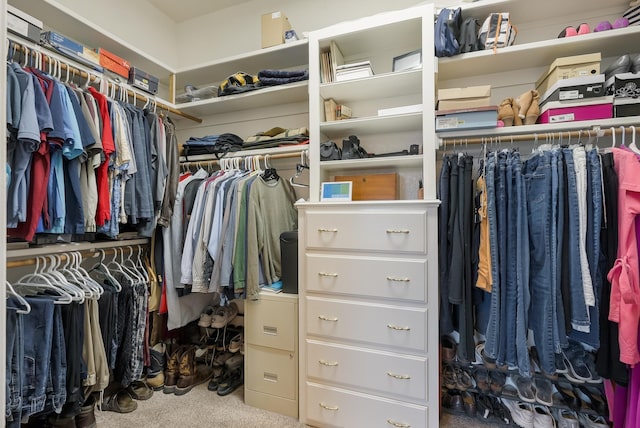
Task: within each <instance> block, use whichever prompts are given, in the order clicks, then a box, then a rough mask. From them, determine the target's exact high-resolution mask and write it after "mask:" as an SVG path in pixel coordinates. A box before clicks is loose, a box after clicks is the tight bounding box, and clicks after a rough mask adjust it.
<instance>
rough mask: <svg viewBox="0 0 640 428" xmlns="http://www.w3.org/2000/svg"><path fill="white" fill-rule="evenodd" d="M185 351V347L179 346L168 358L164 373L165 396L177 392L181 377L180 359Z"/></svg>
mask: <svg viewBox="0 0 640 428" xmlns="http://www.w3.org/2000/svg"><path fill="white" fill-rule="evenodd" d="M184 351H185V347H184V346H179V347H177V348H175V349H174V351H173V352H172V353H171V355H169V356H168V357H167V368H166V369H165V371H164V388H163V390H162V392H164V393H165V394H173V393H174V392H176V384H177V383H178V377H179V375H180V373H179V368H180V357H181V356H182V354H183V352H184Z"/></svg>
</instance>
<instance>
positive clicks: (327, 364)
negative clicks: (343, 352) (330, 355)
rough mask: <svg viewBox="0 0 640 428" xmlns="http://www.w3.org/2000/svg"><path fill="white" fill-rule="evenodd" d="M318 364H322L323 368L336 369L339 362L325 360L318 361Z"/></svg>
mask: <svg viewBox="0 0 640 428" xmlns="http://www.w3.org/2000/svg"><path fill="white" fill-rule="evenodd" d="M318 362H319V363H320V364H322V365H323V366H328V367H335V366H337V365H338V362H337V361H325V360H318Z"/></svg>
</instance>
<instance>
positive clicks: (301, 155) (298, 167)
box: [289, 151, 309, 187]
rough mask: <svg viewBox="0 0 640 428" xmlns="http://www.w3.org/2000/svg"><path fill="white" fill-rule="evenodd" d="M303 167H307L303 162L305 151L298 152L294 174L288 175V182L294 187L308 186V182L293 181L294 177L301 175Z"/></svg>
mask: <svg viewBox="0 0 640 428" xmlns="http://www.w3.org/2000/svg"><path fill="white" fill-rule="evenodd" d="M305 169H309V167H308V166H307V165H306V162H305V151H302V152H300V163H298V164H296V174H295V175H292V176H291V177H289V183H291V185H292V186H294V187H309V185H308V184H305V183H298V182H296V181H295V179H296V178H298V177H300V175H302V172H303V171H304V170H305Z"/></svg>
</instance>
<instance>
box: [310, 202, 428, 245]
mask: <svg viewBox="0 0 640 428" xmlns="http://www.w3.org/2000/svg"><path fill="white" fill-rule="evenodd" d="M306 223H307V227H306V228H305V234H306V242H307V248H323V249H344V250H369V251H393V252H401V253H426V251H427V231H426V224H427V211H426V210H412V211H404V212H403V211H400V212H398V211H388V212H381V211H379V212H362V211H357V210H355V209H354V210H336V211H330V210H326V211H325V210H322V211H308V212H307V217H306Z"/></svg>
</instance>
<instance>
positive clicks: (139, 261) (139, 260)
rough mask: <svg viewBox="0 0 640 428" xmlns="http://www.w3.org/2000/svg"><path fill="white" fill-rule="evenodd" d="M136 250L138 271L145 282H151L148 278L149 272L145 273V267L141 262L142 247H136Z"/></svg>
mask: <svg viewBox="0 0 640 428" xmlns="http://www.w3.org/2000/svg"><path fill="white" fill-rule="evenodd" d="M137 248H138V257H137V261H138V263H137V266H138V270H139V271H140V273H141V274H142V276H143V277H144V279H145V282H146V283H149V282H150V281H151V278H150V277H149V271H147V267H146V266H145V265H144V263H143V261H142V246H141V245H137Z"/></svg>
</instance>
